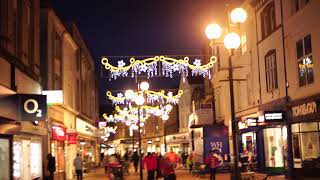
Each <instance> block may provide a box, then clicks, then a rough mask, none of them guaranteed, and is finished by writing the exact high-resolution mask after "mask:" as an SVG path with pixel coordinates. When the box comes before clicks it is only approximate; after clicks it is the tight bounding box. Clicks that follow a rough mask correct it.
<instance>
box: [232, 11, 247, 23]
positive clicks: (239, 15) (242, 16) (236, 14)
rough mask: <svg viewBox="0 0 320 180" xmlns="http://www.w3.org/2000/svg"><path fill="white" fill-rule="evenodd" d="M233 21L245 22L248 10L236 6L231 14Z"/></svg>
mask: <svg viewBox="0 0 320 180" xmlns="http://www.w3.org/2000/svg"><path fill="white" fill-rule="evenodd" d="M230 18H231V21H232V22H233V23H244V22H245V21H246V19H247V12H246V11H245V10H244V9H243V8H235V9H234V10H232V11H231V14H230Z"/></svg>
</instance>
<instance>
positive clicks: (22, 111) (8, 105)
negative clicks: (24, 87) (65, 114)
mask: <svg viewBox="0 0 320 180" xmlns="http://www.w3.org/2000/svg"><path fill="white" fill-rule="evenodd" d="M0 109H1V113H0V116H2V117H5V118H8V119H13V120H19V121H44V120H46V119H47V103H46V96H44V95H39V94H15V95H12V96H7V97H2V98H1V99H0Z"/></svg>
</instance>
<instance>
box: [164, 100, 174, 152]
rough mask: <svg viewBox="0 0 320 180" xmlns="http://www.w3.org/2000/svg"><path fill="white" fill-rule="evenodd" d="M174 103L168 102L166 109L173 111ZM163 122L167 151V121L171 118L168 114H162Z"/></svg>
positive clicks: (165, 148)
mask: <svg viewBox="0 0 320 180" xmlns="http://www.w3.org/2000/svg"><path fill="white" fill-rule="evenodd" d="M172 108H173V107H172V105H171V104H167V105H166V109H167V110H169V111H171V110H172ZM161 118H162V120H163V121H164V122H163V143H164V151H165V152H167V140H166V136H167V132H166V124H165V123H166V121H167V120H168V119H169V115H168V114H163V115H162V116H161Z"/></svg>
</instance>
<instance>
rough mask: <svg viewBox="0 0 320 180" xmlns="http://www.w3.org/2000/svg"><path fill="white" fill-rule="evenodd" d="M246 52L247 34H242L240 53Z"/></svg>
mask: <svg viewBox="0 0 320 180" xmlns="http://www.w3.org/2000/svg"><path fill="white" fill-rule="evenodd" d="M245 52H247V35H246V34H243V35H242V36H241V53H242V54H244V53H245Z"/></svg>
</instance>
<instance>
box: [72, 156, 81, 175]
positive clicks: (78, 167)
mask: <svg viewBox="0 0 320 180" xmlns="http://www.w3.org/2000/svg"><path fill="white" fill-rule="evenodd" d="M73 165H74V168H75V170H76V174H77V180H82V168H83V161H82V159H81V157H80V154H79V153H77V157H76V158H75V159H74V161H73Z"/></svg>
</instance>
